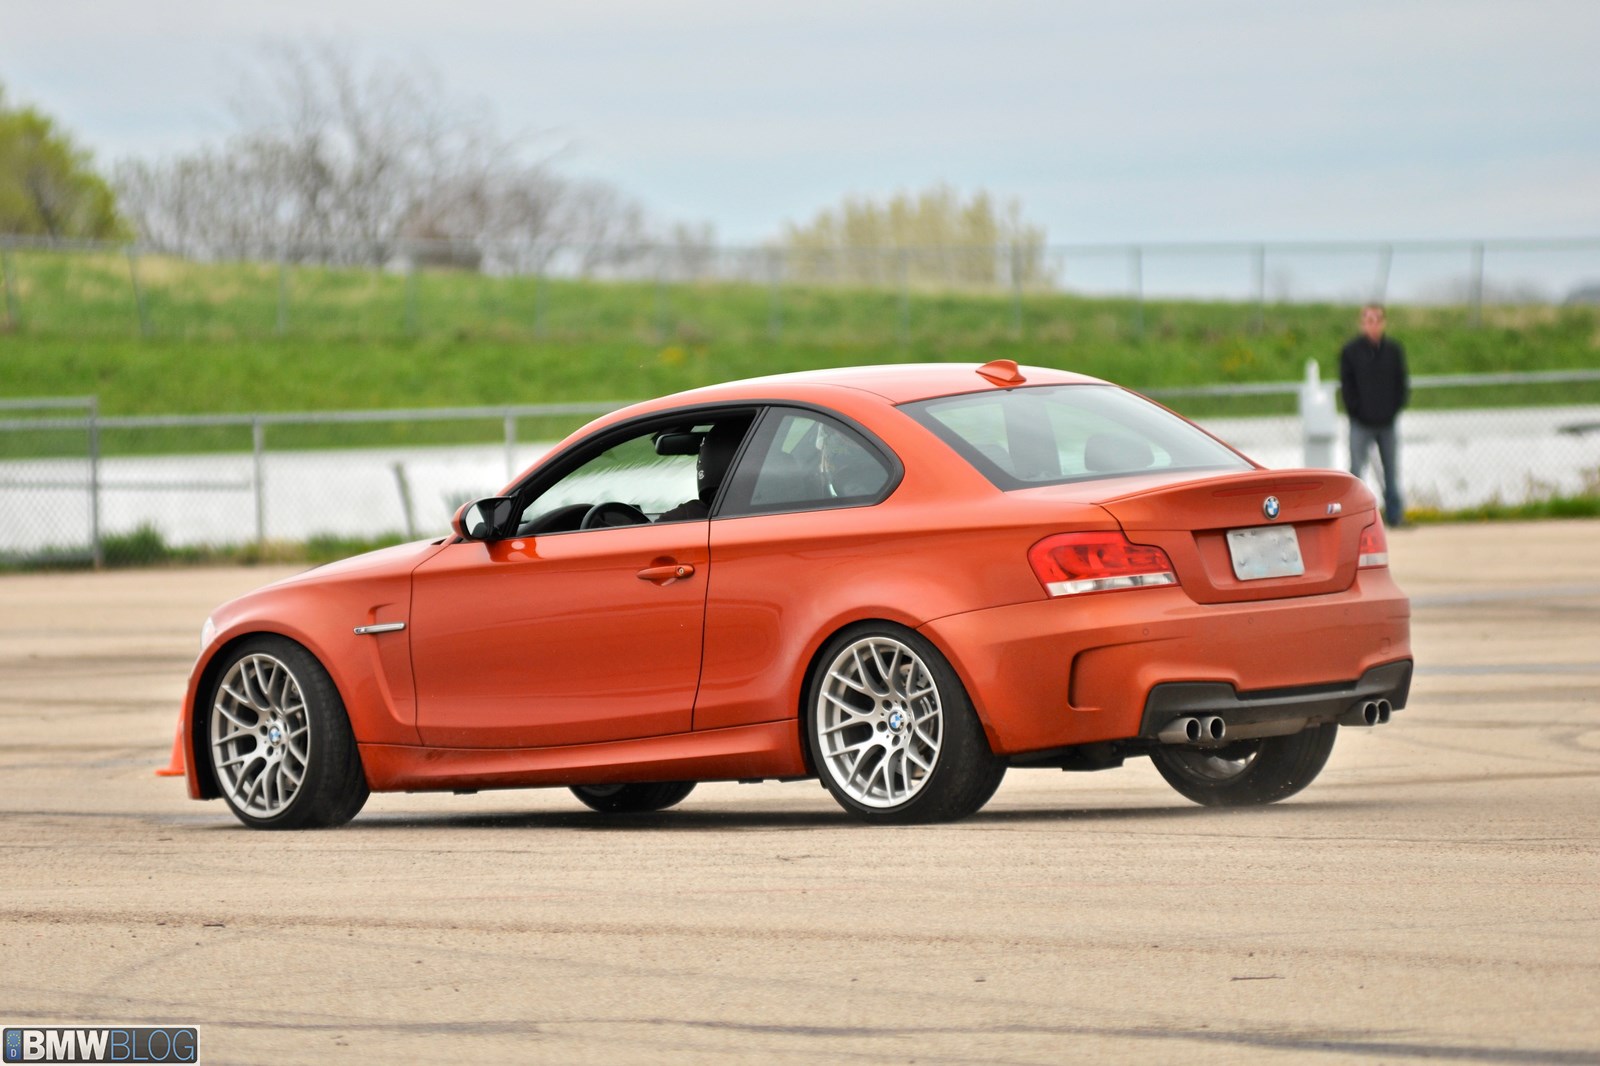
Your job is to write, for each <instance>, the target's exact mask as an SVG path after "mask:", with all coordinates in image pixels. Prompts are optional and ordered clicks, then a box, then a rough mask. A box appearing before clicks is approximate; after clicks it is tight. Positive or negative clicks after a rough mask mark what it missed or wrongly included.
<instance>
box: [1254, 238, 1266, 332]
mask: <svg viewBox="0 0 1600 1066" xmlns="http://www.w3.org/2000/svg"><path fill="white" fill-rule="evenodd" d="M1255 270H1256V321H1255V331H1256V332H1257V333H1260V332H1261V331H1262V330H1264V329H1265V328H1266V326H1267V246H1266V245H1264V244H1258V245H1256V253H1255Z"/></svg>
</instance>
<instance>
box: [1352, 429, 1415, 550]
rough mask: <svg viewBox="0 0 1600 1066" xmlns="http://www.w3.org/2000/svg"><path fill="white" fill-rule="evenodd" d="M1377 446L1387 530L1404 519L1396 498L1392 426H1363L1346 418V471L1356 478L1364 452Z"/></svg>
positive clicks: (1396, 443) (1397, 450)
mask: <svg viewBox="0 0 1600 1066" xmlns="http://www.w3.org/2000/svg"><path fill="white" fill-rule="evenodd" d="M1374 444H1376V445H1377V446H1378V461H1379V462H1380V463H1381V464H1382V465H1383V520H1384V522H1385V523H1387V524H1388V526H1389V528H1390V529H1393V528H1394V527H1395V526H1398V525H1399V524H1400V523H1401V522H1403V521H1404V520H1405V517H1406V509H1405V504H1404V503H1403V502H1402V501H1401V499H1400V440H1399V437H1398V435H1397V434H1396V432H1395V427H1394V426H1367V425H1363V424H1361V423H1360V422H1357V421H1355V420H1354V419H1351V420H1350V472H1351V473H1352V474H1354V475H1355V476H1356V477H1360V476H1361V472H1362V471H1363V470H1365V469H1366V466H1367V453H1368V452H1370V451H1371V450H1372V446H1373V445H1374Z"/></svg>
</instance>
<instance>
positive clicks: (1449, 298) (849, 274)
mask: <svg viewBox="0 0 1600 1066" xmlns="http://www.w3.org/2000/svg"><path fill="white" fill-rule="evenodd" d="M363 256H365V257H368V258H370V265H369V266H367V267H364V268H363V267H359V266H350V265H348V264H349V263H351V262H352V261H360V260H361V259H362V257H363ZM329 264H346V265H329ZM597 278H598V279H604V280H606V281H607V282H608V284H606V285H593V284H585V283H584V282H585V281H587V280H590V279H597ZM709 283H717V284H714V285H713V284H709ZM0 290H3V300H0V328H4V329H7V330H13V331H16V330H29V331H37V332H47V333H60V334H64V335H74V336H77V335H91V334H96V333H99V334H106V333H121V334H127V333H136V334H139V335H144V336H157V335H159V336H171V335H179V336H190V335H216V336H227V337H237V336H270V335H298V336H306V335H310V336H318V335H323V336H328V335H339V336H384V335H418V334H448V333H460V332H464V331H465V332H476V333H480V334H490V335H504V336H516V337H531V338H536V339H553V340H595V339H644V340H647V341H649V342H652V343H662V342H665V341H668V340H673V339H676V340H684V341H688V342H694V341H697V340H702V339H708V338H716V339H727V340H734V341H738V340H749V339H756V338H764V339H769V340H770V339H775V338H779V337H783V338H788V339H795V338H804V339H807V340H811V341H815V342H818V343H834V342H839V341H841V340H854V341H859V340H863V339H865V340H873V341H896V340H897V341H899V342H901V343H905V342H907V341H908V340H909V339H910V338H912V336H913V335H922V334H926V333H928V332H930V331H933V332H936V333H937V334H939V335H942V336H959V337H983V336H992V335H1009V336H1024V335H1031V334H1033V333H1035V332H1037V331H1038V330H1040V329H1048V328H1049V327H1050V326H1051V324H1052V311H1053V310H1056V309H1057V305H1056V304H1055V303H1054V302H1052V301H1056V300H1059V299H1061V298H1062V297H1063V296H1064V295H1074V296H1080V297H1081V296H1091V297H1100V298H1106V299H1110V300H1115V301H1118V302H1119V307H1117V308H1116V309H1114V310H1112V311H1109V312H1108V313H1114V314H1116V315H1118V316H1120V317H1121V319H1122V320H1121V321H1120V322H1119V324H1118V328H1119V329H1120V330H1124V331H1131V332H1132V333H1134V334H1136V335H1137V334H1142V333H1143V332H1145V331H1146V330H1147V329H1150V330H1155V329H1158V328H1161V327H1162V325H1163V324H1164V323H1165V322H1166V321H1167V319H1168V318H1170V317H1171V316H1172V315H1173V314H1176V313H1177V312H1176V311H1175V309H1173V308H1170V307H1164V306H1162V305H1161V303H1160V302H1159V301H1173V300H1194V299H1201V300H1223V301H1229V302H1231V303H1235V304H1240V305H1243V306H1244V307H1246V308H1251V309H1253V312H1252V313H1253V315H1254V319H1255V322H1256V325H1257V326H1258V327H1261V326H1262V325H1264V323H1265V319H1266V317H1267V316H1268V314H1269V311H1270V309H1271V308H1272V307H1275V306H1280V305H1291V304H1294V305H1301V304H1308V303H1326V304H1344V305H1350V304H1359V303H1361V302H1363V301H1367V300H1379V301H1390V302H1396V303H1413V304H1439V305H1448V306H1453V307H1463V308H1465V309H1466V315H1467V317H1468V319H1469V320H1470V321H1473V322H1477V321H1479V320H1481V319H1482V317H1483V313H1484V309H1485V308H1486V307H1494V306H1496V305H1508V306H1519V307H1526V306H1530V305H1555V304H1562V303H1588V304H1595V303H1600V237H1596V238H1583V239H1571V240H1523V241H1512V240H1498V241H1489V240H1484V241H1448V242H1440V241H1436V242H1387V243H1384V242H1339V243H1328V242H1323V243H1304V242H1301V243H1281V242H1280V243H1218V244H1170V243H1169V244H1115V245H1113V244H1104V245H1090V244H1083V245H1049V246H1044V245H1036V246H1035V245H1030V246H1026V247H1023V246H1010V245H996V246H982V247H927V248H895V249H834V250H815V249H808V250H804V251H800V250H786V249H782V248H776V247H770V248H767V247H762V248H737V247H714V246H686V245H681V244H680V245H627V246H603V247H597V246H581V247H580V246H568V245H554V246H541V245H508V244H497V243H495V242H487V241H481V242H473V243H470V244H466V243H451V242H424V241H414V242H400V243H394V244H392V245H383V246H374V247H372V248H370V249H367V248H362V249H355V250H352V249H350V248H347V247H342V246H341V247H339V248H323V247H292V248H240V249H221V248H208V249H206V250H205V251H204V254H203V255H200V254H198V253H197V254H195V255H192V256H188V257H186V256H183V255H175V254H171V253H167V252H157V251H153V250H151V249H146V248H142V247H140V246H138V245H126V246H124V245H112V244H100V243H94V242H44V241H40V240H37V239H28V238H19V237H3V236H0ZM951 292H958V293H967V294H983V295H985V296H987V297H989V299H987V300H985V301H983V302H982V303H981V304H979V305H977V306H970V307H969V306H963V307H961V308H960V309H959V312H957V311H955V310H954V309H951V308H943V307H941V306H940V304H939V301H937V300H935V299H926V298H925V297H927V296H929V295H930V294H938V293H951ZM846 294H848V297H849V298H844V296H845V295H846ZM914 296H915V297H917V299H913V297H914Z"/></svg>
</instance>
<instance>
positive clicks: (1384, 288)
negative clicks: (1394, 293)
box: [1372, 244, 1394, 303]
mask: <svg viewBox="0 0 1600 1066" xmlns="http://www.w3.org/2000/svg"><path fill="white" fill-rule="evenodd" d="M1393 263H1394V245H1392V244H1385V245H1382V246H1380V247H1379V248H1378V284H1377V285H1376V286H1375V287H1374V288H1373V293H1372V298H1373V299H1374V300H1376V301H1377V302H1378V303H1388V302H1389V299H1388V297H1389V268H1390V267H1391V266H1392V265H1393Z"/></svg>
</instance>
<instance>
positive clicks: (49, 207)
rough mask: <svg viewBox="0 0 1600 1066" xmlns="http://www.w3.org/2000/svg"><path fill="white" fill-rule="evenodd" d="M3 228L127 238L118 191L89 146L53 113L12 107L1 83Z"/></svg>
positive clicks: (42, 233) (56, 235)
mask: <svg viewBox="0 0 1600 1066" xmlns="http://www.w3.org/2000/svg"><path fill="white" fill-rule="evenodd" d="M0 233H4V234H12V235H23V236H33V237H50V238H56V239H61V238H71V237H86V238H91V239H96V240H104V239H115V238H120V237H125V236H126V235H127V229H126V227H125V226H124V225H123V222H122V219H121V218H119V217H118V215H117V202H116V196H115V195H114V194H113V193H112V191H111V187H110V186H109V185H107V184H106V182H105V181H104V180H103V179H102V178H101V177H100V176H99V175H98V174H96V173H95V172H94V169H93V166H92V163H91V157H90V154H89V152H88V151H87V150H85V149H83V148H79V147H78V146H77V145H75V144H74V143H73V142H72V139H71V138H70V137H68V136H67V134H66V133H65V132H63V131H62V130H61V129H60V128H59V127H58V126H57V125H56V123H55V121H54V120H52V119H51V118H50V117H49V116H47V115H45V114H43V113H41V112H40V111H38V110H36V109H34V108H31V107H11V106H8V104H7V102H6V98H5V89H4V88H3V87H0Z"/></svg>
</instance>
